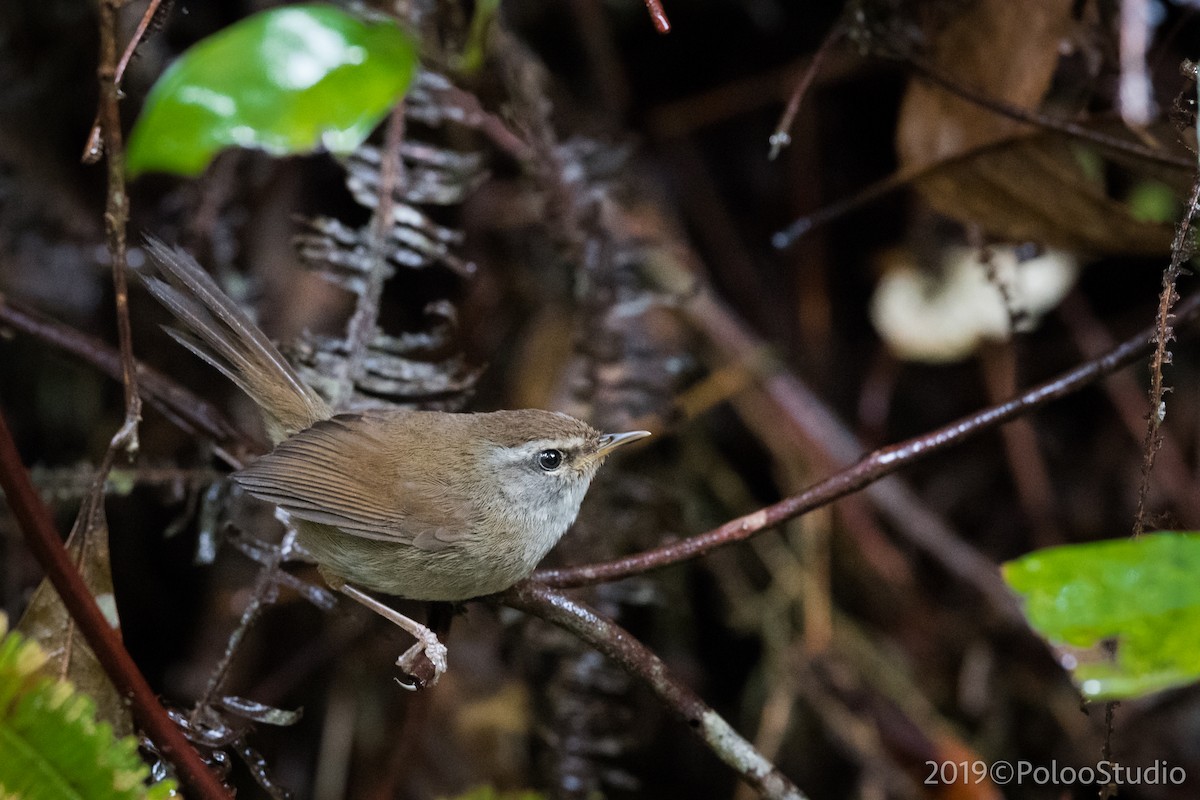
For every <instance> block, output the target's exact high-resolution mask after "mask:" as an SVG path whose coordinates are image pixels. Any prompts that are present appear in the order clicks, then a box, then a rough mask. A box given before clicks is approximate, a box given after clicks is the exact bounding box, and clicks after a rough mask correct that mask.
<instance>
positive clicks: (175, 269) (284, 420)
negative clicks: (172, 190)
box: [138, 237, 332, 442]
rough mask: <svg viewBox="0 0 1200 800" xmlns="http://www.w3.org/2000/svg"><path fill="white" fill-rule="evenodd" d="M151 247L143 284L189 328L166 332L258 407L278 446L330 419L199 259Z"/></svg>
mask: <svg viewBox="0 0 1200 800" xmlns="http://www.w3.org/2000/svg"><path fill="white" fill-rule="evenodd" d="M146 249H147V251H148V252H149V253H150V256H151V259H150V262H149V263H148V264H147V265H146V266H145V267H143V268H141V269H140V270H139V271H138V274H139V276H140V277H141V279H142V282H143V283H144V284H145V286H146V288H147V289H148V290H149V292H150V294H152V295H154V296H155V298H157V299H158V301H159V302H160V303H162V304H163V305H164V306H166V307H167V308H168V309H169V310H170V311H171V313H172V314H174V315H175V316H176V317H177V318H178V319H179V321H180V322H181V323H183V325H184V326H185V327H186V328H187V330H179V329H176V328H166V331H167V333H169V334H170V335H171V337H172V338H174V339H175V341H177V342H179V343H180V344H181V345H183V346H184V347H186V348H187V349H188V350H191V351H192V352H193V353H195V354H196V355H198V356H199V357H200V358H202V359H204V360H205V361H207V362H208V363H209V364H212V365H213V366H214V367H216V368H217V369H218V370H220V371H221V372H222V373H224V375H225V376H226V377H228V378H229V379H230V380H232V381H233V382H234V383H236V384H237V385H238V386H239V387H240V388H241V390H242V391H244V392H245V393H246V394H248V395H249V396H250V399H251V400H253V401H254V402H255V403H256V404H258V407H259V408H260V409H262V412H263V418H264V420H265V422H266V426H267V434H268V435H269V436H270V437H271V440H272V441H273V442H279V441H281V440H282V439H284V438H286V437H288V436H290V435H292V434H293V433H296V432H297V431H300V430H303V429H305V428H307V427H309V426H310V425H312V424H313V423H316V422H318V421H320V420H323V419H328V418H329V417H330V415H331V413H332V412H331V411H330V409H329V406H328V405H326V403H325V401H324V400H322V399H321V398H320V397H319V396H318V395H317V393H316V392H314V391H313V390H312V389H311V388H310V387H309V386H308V385H307V384H305V383H304V381H302V380H300V376H299V375H297V374H296V371H295V369H293V368H292V365H291V364H289V363H288V362H287V359H285V358H284V357H283V355H282V354H281V353H280V352H279V351H278V350H277V349H276V348H275V346H274V345H273V344H271V341H270V340H269V339H267V337H266V335H265V334H264V333H263V332H262V331H261V330H259V329H258V326H257V325H255V324H254V322H252V321H251V320H250V318H249V317H248V316H246V313H245V312H244V311H242V310H241V309H240V308H238V306H237V304H235V303H234V302H233V301H232V300H230V299H229V297H228V296H227V295H226V294H225V293H224V292H223V291H221V287H219V286H218V285H217V283H216V281H214V280H213V279H212V277H211V276H209V274H208V273H207V272H205V271H204V269H203V268H202V267H201V266H200V265H199V264H197V263H196V260H195V259H194V258H192V257H191V256H190V255H188V254H187V253H185V252H184V251H182V250H180V249H178V248H173V247H168V246H167V245H166V244H164V243H163V242H161V241H159V240H158V239H154V238H151V237H147V239H146Z"/></svg>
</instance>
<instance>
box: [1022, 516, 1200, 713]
mask: <svg viewBox="0 0 1200 800" xmlns="http://www.w3.org/2000/svg"><path fill="white" fill-rule="evenodd" d="M1003 573H1004V579H1005V580H1006V581H1007V582H1008V584H1009V586H1011V587H1012V588H1013V589H1014V590H1015V591H1016V592H1017V593H1018V594H1020V595H1021V596H1022V597H1023V598H1024V600H1025V616H1026V617H1027V618H1028V620H1029V623H1030V625H1032V626H1033V628H1034V629H1035V630H1036V631H1037V632H1038V633H1040V634H1041V635H1042V636H1044V637H1045V638H1046V639H1048V640H1049V641H1050V642H1051V644H1054V645H1056V646H1058V647H1061V648H1063V649H1062V654H1061V659H1062V662H1063V665H1064V666H1065V667H1067V668H1068V669H1070V670H1071V672H1072V676H1073V677H1074V679H1075V681H1076V683H1077V684H1078V685H1079V687H1080V689H1081V691H1082V692H1083V694H1084V696H1085V697H1087V698H1088V699H1089V700H1112V699H1120V698H1128V697H1139V696H1141V695H1145V694H1149V693H1151V692H1156V691H1159V690H1162V689H1167V688H1171V687H1174V686H1182V685H1185V684H1189V683H1193V682H1195V681H1197V680H1200V645H1198V644H1197V642H1200V581H1198V580H1197V579H1196V576H1197V575H1200V535H1198V534H1194V533H1157V534H1151V535H1147V536H1142V537H1140V538H1138V539H1120V540H1115V541H1106V542H1094V543H1090V544H1080V545H1066V546H1064V547H1054V548H1050V549H1047V550H1039V551H1037V552H1035V553H1030V554H1029V555H1027V556H1024V557H1022V558H1019V559H1016V560H1015V561H1010V562H1008V563H1007V564H1005V565H1004V567H1003Z"/></svg>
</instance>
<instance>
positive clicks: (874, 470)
mask: <svg viewBox="0 0 1200 800" xmlns="http://www.w3.org/2000/svg"><path fill="white" fill-rule="evenodd" d="M1198 315H1200V295H1194V296H1192V297H1190V298H1188V299H1187V300H1186V301H1184V302H1183V303H1182V304H1181V305H1180V306H1179V307H1178V309H1177V312H1176V319H1177V321H1178V322H1188V321H1191V320H1192V319H1194V318H1195V317H1197V316H1198ZM1153 335H1154V329H1146V330H1143V331H1141V332H1139V333H1138V334H1136V335H1134V336H1132V337H1130V338H1129V339H1126V340H1125V341H1124V342H1122V343H1121V344H1120V345H1118V346H1117V347H1116V348H1114V349H1113V350H1111V351H1109V352H1108V353H1105V354H1104V355H1103V356H1100V357H1099V358H1095V359H1092V360H1090V361H1086V362H1084V363H1082V364H1080V365H1079V366H1076V367H1074V368H1073V369H1070V370H1068V371H1067V372H1064V373H1063V374H1061V375H1059V376H1058V377H1056V378H1053V379H1051V380H1049V381H1046V382H1045V383H1041V384H1038V385H1037V386H1035V387H1033V388H1032V389H1029V390H1028V391H1026V392H1024V393H1023V394H1021V395H1020V396H1018V397H1015V398H1013V399H1012V400H1009V401H1007V402H1004V403H999V404H997V405H994V406H990V407H988V408H985V409H983V410H981V411H977V412H975V413H974V414H970V415H968V416H966V417H963V418H961V419H959V420H957V421H955V422H952V423H950V424H949V425H945V426H942V427H941V428H937V429H935V430H933V431H930V432H929V433H926V434H923V435H921V436H917V437H915V438H912V439H908V440H906V441H903V442H900V443H898V444H895V445H892V446H890V447H884V448H881V449H879V450H876V451H875V452H873V453H871V454H870V455H868V456H866V457H865V458H863V459H862V460H860V461H859V462H858V463H857V464H855V465H854V466H852V467H849V468H848V469H845V470H842V471H841V472H838V473H836V474H834V475H832V476H830V477H829V478H826V479H825V480H823V481H821V482H820V483H817V484H816V485H814V486H812V487H811V488H809V489H807V490H806V491H803V492H801V493H799V494H796V495H792V496H790V497H787V498H785V499H783V500H781V501H779V502H778V503H775V504H774V505H770V506H767V507H765V508H762V509H759V510H758V511H755V512H754V513H752V514H747V515H745V516H743V517H738V518H737V519H734V520H731V521H729V522H727V523H725V524H724V525H721V526H720V527H717V528H714V529H713V530H710V531H708V532H707V533H702V534H700V535H698V536H692V537H690V538H687V539H684V540H682V541H679V542H674V543H671V544H667V545H664V546H662V547H657V548H654V549H652V550H646V551H644V552H641V553H636V554H634V555H631V556H626V557H624V558H620V559H615V560H613V561H606V562H601V563H597V564H586V565H582V566H578V567H568V568H564V569H551V570H541V571H539V572H537V573H535V574H534V577H535V578H536V579H537V580H539V581H541V582H543V583H546V584H547V585H549V586H553V587H557V588H566V587H572V586H586V585H590V584H593V583H602V582H605V581H613V580H619V579H621V578H626V577H629V576H631V575H639V574H642V573H645V572H649V571H651V570H655V569H661V568H663V567H667V566H670V565H672V564H678V563H681V562H683V561H687V560H690V559H693V558H697V557H699V556H702V555H704V554H705V553H708V552H711V551H712V550H714V549H716V548H718V547H723V546H725V545H729V544H733V543H735V542H740V541H742V540H744V539H748V538H750V537H751V536H754V535H755V534H757V533H759V532H761V531H763V530H767V529H769V528H772V527H774V526H776V525H778V524H780V523H781V522H784V521H786V520H789V519H792V518H793V517H796V516H799V515H801V514H804V513H806V512H808V511H811V510H813V509H814V508H819V507H821V506H823V505H825V504H827V503H830V502H832V501H834V500H836V499H838V498H841V497H845V496H846V495H848V494H851V493H852V492H856V491H858V490H859V489H862V488H863V487H865V486H867V485H869V484H871V483H873V482H875V481H878V480H879V479H880V478H882V477H884V476H886V475H890V474H892V473H894V472H896V471H897V470H899V469H901V468H902V467H906V466H909V465H911V464H913V463H915V462H917V461H919V460H921V459H923V458H925V457H927V456H929V455H931V454H933V453H935V452H938V451H940V450H943V449H945V448H947V447H951V446H953V445H956V444H959V443H961V442H963V441H965V440H966V439H968V438H970V437H972V436H975V435H977V434H979V433H982V432H983V431H987V430H991V429H992V428H995V427H996V426H998V425H1002V424H1004V423H1005V422H1008V421H1009V420H1012V419H1015V418H1016V417H1019V416H1021V415H1023V414H1027V413H1029V412H1030V411H1032V410H1034V409H1037V408H1040V407H1041V406H1043V405H1046V404H1047V403H1049V402H1051V401H1054V400H1057V399H1059V398H1062V397H1065V396H1067V395H1069V394H1071V393H1073V392H1076V391H1078V390H1079V389H1081V388H1083V387H1084V386H1087V385H1088V384H1090V383H1092V382H1094V381H1095V380H1097V379H1099V378H1101V377H1103V376H1105V375H1107V374H1109V373H1111V372H1113V371H1114V370H1117V369H1120V368H1122V367H1125V366H1128V365H1129V364H1131V363H1133V362H1134V361H1135V360H1137V359H1139V358H1141V357H1142V356H1144V355H1145V354H1146V353H1147V352H1149V351H1150V349H1151V346H1152V344H1153V338H1152V337H1153Z"/></svg>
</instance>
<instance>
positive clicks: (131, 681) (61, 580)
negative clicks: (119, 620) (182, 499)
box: [0, 414, 230, 800]
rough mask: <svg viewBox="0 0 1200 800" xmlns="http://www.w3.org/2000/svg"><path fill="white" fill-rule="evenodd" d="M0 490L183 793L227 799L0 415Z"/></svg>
mask: <svg viewBox="0 0 1200 800" xmlns="http://www.w3.org/2000/svg"><path fill="white" fill-rule="evenodd" d="M0 488H3V490H4V496H5V498H6V499H7V500H8V504H9V506H10V507H11V508H12V511H13V516H14V517H15V518H16V520H17V524H18V526H19V527H20V529H21V531H22V532H23V533H24V535H25V541H26V543H27V544H28V545H29V549H30V551H32V553H33V554H34V556H35V557H36V558H37V560H38V562H39V563H41V565H42V568H43V569H45V570H46V574H47V576H48V577H49V578H50V582H51V583H52V584H54V589H55V591H57V592H58V595H59V597H61V598H62V601H63V605H65V606H66V607H67V610H68V611H69V612H70V613H71V617H72V619H74V620H75V621H76V622H77V623H78V624H79V630H80V632H82V633H83V635H84V638H86V639H87V642H88V644H89V645H90V646H91V648H92V650H93V651H95V653H96V658H97V659H98V660H99V661H100V664H101V666H103V667H104V671H105V673H107V675H108V677H109V679H110V680H112V682H113V685H114V686H116V687H117V691H118V692H119V693H120V694H121V696H122V697H125V698H128V701H129V703H130V707H131V710H132V711H133V716H134V719H136V720H137V723H138V725H140V726H141V727H142V728H143V729H145V731H146V732H147V733H148V734H149V735H150V738H151V739H153V740H154V743H155V744H156V745H157V746H158V748H159V750H160V751H161V752H162V753H163V755H164V756H166V757H167V758H168V759H170V760H171V762H172V763H173V764H174V765H175V767H176V769H177V770H178V771H179V775H180V777H181V778H182V780H183V783H184V784H185V785H186V786H187V788H188V789H189V790H190V791H191V792H192V793H194V795H195V796H196V797H199V798H203V799H204V800H229V798H230V795H229V792H227V791H226V789H225V787H224V786H223V785H222V784H221V782H220V781H219V780H217V777H216V776H215V775H214V774H213V773H212V772H211V771H210V770H209V769H208V768H207V767H206V766H205V765H204V762H203V761H201V760H200V756H199V754H198V753H197V752H196V751H195V750H194V749H193V748H192V746H191V745H190V744H188V742H187V739H185V738H184V736H183V733H182V732H181V731H180V730H179V728H177V727H175V723H173V722H171V720H170V718H169V717H168V716H167V712H166V710H165V709H163V707H162V705H161V704H160V703H159V702H158V698H157V696H156V695H155V694H154V690H153V689H151V688H150V685H149V684H148V683H146V679H145V678H144V677H142V673H141V672H140V671H139V670H138V668H137V665H136V664H135V663H134V662H133V659H132V658H130V656H129V652H128V651H127V650H126V649H125V646H124V645H123V644H122V643H121V640H120V638H119V637H118V636H117V633H116V631H114V630H113V629H112V627H111V626H110V625H109V623H108V620H107V619H106V618H105V616H104V613H103V612H102V611H101V610H100V607H99V606H97V605H96V600H95V598H94V597H92V595H91V593H90V592H89V591H88V589H87V586H85V585H84V583H83V578H82V577H81V576H80V575H79V572H78V570H76V569H75V566H74V565H73V564H72V563H71V557H70V556H69V555H68V554H67V551H66V548H64V547H63V545H62V541H61V540H60V539H59V537H58V534H57V532H56V531H55V529H54V523H53V522H52V521H51V518H50V511H49V509H47V508H46V505H45V504H44V503H43V502H42V500H41V498H40V497H38V495H37V491H36V490H35V489H34V488H33V483H32V482H31V481H30V480H29V473H28V471H27V470H26V469H25V465H24V464H23V463H22V462H21V456H20V454H19V453H18V452H17V446H16V443H15V442H13V438H12V434H11V433H10V432H9V430H8V423H7V422H6V421H5V420H4V417H3V415H2V414H0Z"/></svg>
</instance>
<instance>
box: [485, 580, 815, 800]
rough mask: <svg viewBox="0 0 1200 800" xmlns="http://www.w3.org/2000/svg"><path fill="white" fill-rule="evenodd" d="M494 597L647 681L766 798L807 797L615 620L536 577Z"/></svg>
mask: <svg viewBox="0 0 1200 800" xmlns="http://www.w3.org/2000/svg"><path fill="white" fill-rule="evenodd" d="M494 598H495V599H496V600H497V601H499V602H501V603H503V604H504V605H507V606H510V607H512V608H515V609H517V610H519V611H524V612H525V613H527V614H531V615H532V616H535V617H538V618H539V619H543V620H545V621H546V622H549V623H551V624H553V625H557V626H558V627H560V628H562V629H563V630H565V631H567V632H568V633H571V634H573V635H575V636H578V637H579V638H580V639H582V640H583V641H584V642H587V643H588V644H589V645H591V646H592V647H594V648H596V649H597V650H599V651H600V652H601V653H603V654H604V655H606V656H608V657H609V658H611V659H612V660H613V661H615V662H616V663H617V664H618V665H620V667H621V668H622V669H623V670H625V671H626V672H628V673H629V674H630V675H632V676H634V677H635V678H638V679H640V680H642V681H644V682H645V683H646V685H647V686H649V687H650V689H651V690H653V692H654V693H655V694H656V695H657V696H658V697H659V699H661V700H662V701H663V703H665V704H666V706H667V707H668V708H670V709H671V710H672V711H673V712H674V713H675V714H676V715H678V716H679V717H680V718H681V719H682V720H683V721H684V722H686V723H687V725H688V727H689V728H691V729H692V731H693V732H695V734H696V735H697V736H699V737H700V738H701V739H702V740H703V741H704V743H705V744H706V745H708V747H709V748H711V749H712V751H713V752H714V753H715V754H716V755H717V757H718V758H720V759H721V760H722V761H724V762H725V763H726V764H728V765H729V766H730V767H732V768H733V769H734V770H735V771H736V772H737V773H738V774H739V775H740V776H741V777H742V780H744V781H746V783H748V784H750V786H752V787H753V788H754V789H755V790H757V791H758V793H759V794H760V795H762V796H763V797H766V798H777V799H779V800H785V799H786V800H804V794H803V793H802V792H801V791H800V790H799V789H798V788H796V785H795V784H793V783H792V782H791V781H790V780H789V779H788V778H787V776H785V775H784V774H783V773H782V772H780V771H779V768H778V767H776V766H775V765H774V764H772V763H771V762H770V761H768V760H767V759H766V757H764V756H763V755H762V753H760V752H759V751H758V750H756V749H755V748H754V745H752V744H751V743H750V742H748V741H746V739H744V738H743V737H742V735H741V734H739V733H738V732H737V731H735V730H734V729H733V728H731V727H730V726H729V723H727V722H726V721H725V720H724V719H723V718H722V717H721V716H720V715H719V714H717V712H716V711H714V710H713V709H711V708H709V706H708V705H707V704H706V703H705V702H704V701H703V700H701V699H700V697H699V696H698V695H697V694H696V693H695V692H693V691H692V690H691V689H689V688H688V687H687V686H685V685H684V684H682V683H680V682H679V680H677V679H676V678H675V676H674V675H672V674H671V672H670V671H669V670H668V669H667V665H666V664H664V663H663V661H662V659H660V658H659V657H658V656H657V655H655V654H654V652H653V651H652V650H650V649H649V648H648V647H646V646H645V645H644V644H642V643H641V642H639V641H638V640H637V639H636V638H635V637H634V636H632V635H630V633H629V632H628V631H626V630H625V629H624V628H622V627H621V626H619V625H617V624H616V623H615V622H613V621H612V620H610V619H608V618H607V617H605V616H603V615H601V614H598V613H597V612H596V611H594V610H593V609H592V608H590V607H589V606H587V605H585V604H584V603H581V602H579V601H577V600H573V599H572V598H569V597H567V596H566V595H564V594H561V593H560V592H556V591H554V590H553V589H551V588H549V587H548V586H544V585H541V584H539V583H537V582H535V581H529V580H526V581H522V582H521V583H518V584H517V585H516V586H514V587H512V588H511V589H508V590H507V591H505V592H503V593H501V594H498V595H494Z"/></svg>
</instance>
